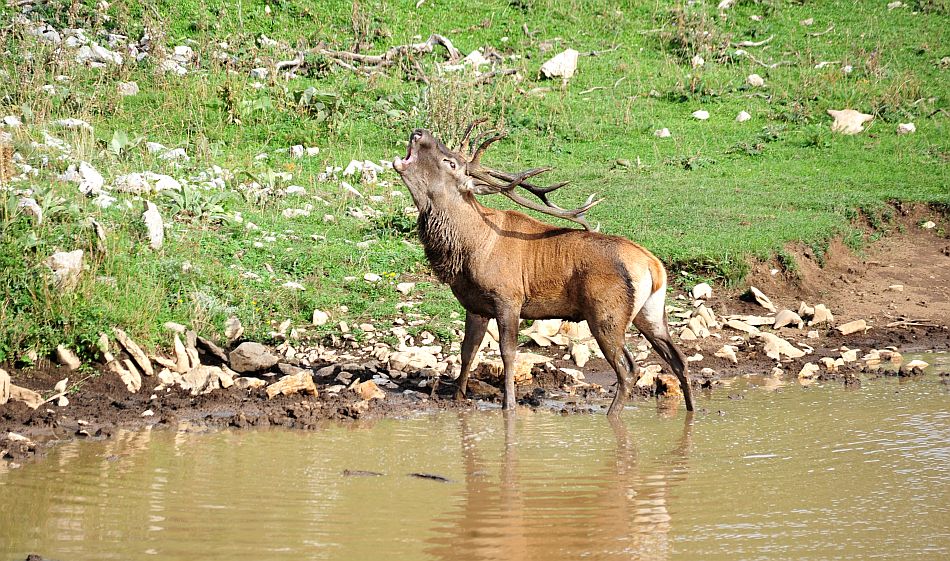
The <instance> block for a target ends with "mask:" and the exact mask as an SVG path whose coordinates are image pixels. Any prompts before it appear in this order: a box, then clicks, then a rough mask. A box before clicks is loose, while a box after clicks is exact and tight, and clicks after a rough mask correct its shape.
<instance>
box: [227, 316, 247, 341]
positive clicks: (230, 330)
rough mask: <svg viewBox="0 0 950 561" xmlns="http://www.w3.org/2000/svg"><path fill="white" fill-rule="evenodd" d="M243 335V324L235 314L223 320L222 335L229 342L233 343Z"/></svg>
mask: <svg viewBox="0 0 950 561" xmlns="http://www.w3.org/2000/svg"><path fill="white" fill-rule="evenodd" d="M241 335H244V325H243V324H242V323H241V320H240V319H238V317H237V316H231V317H229V318H228V319H227V321H225V322H224V336H225V337H227V339H228V342H229V343H233V342H235V341H237V340H238V339H240V338H241Z"/></svg>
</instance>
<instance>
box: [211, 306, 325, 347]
mask: <svg viewBox="0 0 950 561" xmlns="http://www.w3.org/2000/svg"><path fill="white" fill-rule="evenodd" d="M314 313H316V312H314ZM242 335H244V325H243V324H241V320H240V319H238V317H237V316H231V317H229V318H228V319H227V321H225V322H224V336H225V337H227V339H228V343H234V342H235V341H237V340H238V339H240V338H241V336H242Z"/></svg>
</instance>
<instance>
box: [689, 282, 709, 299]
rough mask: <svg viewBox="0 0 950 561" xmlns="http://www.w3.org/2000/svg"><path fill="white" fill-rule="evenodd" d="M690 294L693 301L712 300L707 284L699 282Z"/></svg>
mask: <svg viewBox="0 0 950 561" xmlns="http://www.w3.org/2000/svg"><path fill="white" fill-rule="evenodd" d="M690 293H691V294H692V295H693V300H705V299H706V298H712V287H711V286H709V283H705V282H701V283H699V284H697V285H696V286H694V287H693V289H692V290H691V291H690Z"/></svg>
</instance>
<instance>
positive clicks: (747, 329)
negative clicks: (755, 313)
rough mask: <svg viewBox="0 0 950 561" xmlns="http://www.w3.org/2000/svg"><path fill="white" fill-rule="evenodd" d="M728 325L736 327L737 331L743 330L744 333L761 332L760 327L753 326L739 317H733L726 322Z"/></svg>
mask: <svg viewBox="0 0 950 561" xmlns="http://www.w3.org/2000/svg"><path fill="white" fill-rule="evenodd" d="M725 326H726V327H729V328H732V329H735V330H736V331H742V332H743V333H748V334H749V335H758V334H759V333H761V332H760V331H759V330H758V328H756V327H752V326H751V325H749V324H748V323H746V322H744V321H739V320H737V319H731V320H729V321H727V322H726V323H725Z"/></svg>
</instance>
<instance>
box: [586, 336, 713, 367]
mask: <svg viewBox="0 0 950 561" xmlns="http://www.w3.org/2000/svg"><path fill="white" fill-rule="evenodd" d="M680 339H681V340H683V341H695V340H696V339H698V337H696V334H695V333H693V330H692V329H690V328H688V327H684V328H683V330H682V331H680ZM578 366H580V365H578Z"/></svg>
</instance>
